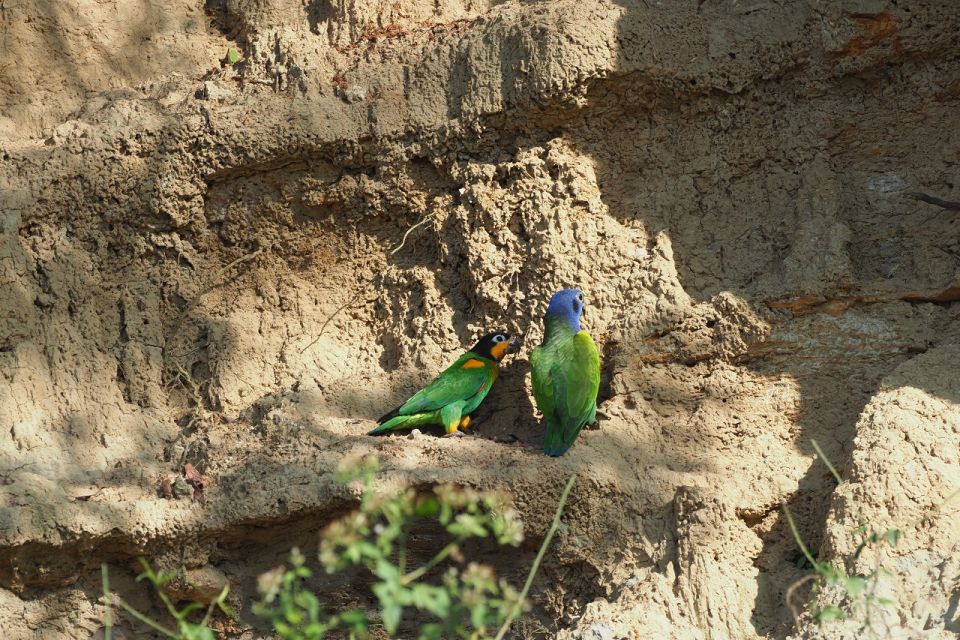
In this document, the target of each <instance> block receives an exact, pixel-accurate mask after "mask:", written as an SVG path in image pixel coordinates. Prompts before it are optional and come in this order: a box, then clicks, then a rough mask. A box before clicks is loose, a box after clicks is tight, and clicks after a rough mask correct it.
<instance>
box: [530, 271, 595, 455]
mask: <svg viewBox="0 0 960 640" xmlns="http://www.w3.org/2000/svg"><path fill="white" fill-rule="evenodd" d="M582 315H583V293H581V292H580V291H579V290H578V289H561V290H560V291H558V292H557V293H555V294H553V297H552V298H550V304H549V305H547V313H546V315H545V316H544V317H543V325H544V334H543V343H542V344H541V345H540V346H538V347H534V348H533V351H532V352H531V354H530V370H531V374H532V376H531V377H532V383H533V397H534V398H535V399H536V401H537V407H538V408H539V409H540V411H541V412H542V413H543V418H544V420H545V421H546V423H547V437H546V440H545V441H544V444H543V452H544V453H545V454H547V455H548V456H562V455H563V454H564V453H566V452H567V449H569V448H570V446H571V445H572V444H573V441H574V440H576V439H577V436H578V435H579V434H580V430H581V429H583V426H584V425H585V424H587V423H592V422H593V421H594V420H596V417H597V392H598V391H599V390H600V352H599V351H598V350H597V345H596V344H594V342H593V338H591V337H590V334H588V333H587V332H586V331H583V330H582V329H581V328H580V316H582Z"/></svg>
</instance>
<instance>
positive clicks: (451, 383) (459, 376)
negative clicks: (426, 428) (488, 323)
mask: <svg viewBox="0 0 960 640" xmlns="http://www.w3.org/2000/svg"><path fill="white" fill-rule="evenodd" d="M519 350H520V343H519V341H517V340H516V339H515V338H511V337H510V334H508V333H507V332H505V331H501V332H499V333H488V334H487V335H485V336H483V337H482V338H480V340H479V342H477V344H476V345H475V346H474V347H473V349H470V351H467V352H466V353H465V354H463V355H462V356H460V357H459V358H457V361H456V362H454V363H453V364H452V365H450V366H449V367H447V368H446V369H445V370H444V371H443V372H442V373H441V374H440V375H438V376H437V377H436V378H434V380H433V382H431V383H430V384H428V385H427V386H426V387H425V388H423V389H421V390H420V391H418V392H417V393H415V394H413V396H412V397H411V398H410V399H409V400H407V401H406V402H404V403H403V404H402V405H401V406H400V407H398V408H397V409H394V410H393V411H391V412H390V413H388V414H387V415H385V416H383V417H382V418H380V419H379V420H377V423H378V424H379V425H380V426H378V427H377V428H376V429H374V430H373V431H371V432H370V433H369V435H380V434H383V433H386V432H388V431H393V430H394V429H409V428H411V427H417V426H421V425H428V424H439V425H441V426H443V428H444V429H445V430H446V432H447V435H453V434H455V433H457V430H458V429H465V428H466V427H467V425H469V424H470V413H471V412H472V411H473V410H474V409H476V408H477V407H479V406H480V403H481V402H483V399H484V398H486V397H487V394H488V393H490V387H492V386H493V383H494V382H496V380H497V376H498V375H500V361H501V360H503V358H504V356H506V355H507V354H508V353H516V352H517V351H519Z"/></svg>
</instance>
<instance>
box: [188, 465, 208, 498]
mask: <svg viewBox="0 0 960 640" xmlns="http://www.w3.org/2000/svg"><path fill="white" fill-rule="evenodd" d="M183 477H184V479H185V480H186V481H187V484H189V485H190V486H191V487H193V499H194V500H196V501H197V502H199V503H200V504H204V503H205V502H206V497H205V496H204V495H203V489H204V487H206V486H207V485H208V484H209V481H208V479H207V477H206V476H204V475H203V474H202V473H200V472H199V471H197V468H196V467H194V466H193V464H191V463H189V462H188V463H187V464H185V465H183Z"/></svg>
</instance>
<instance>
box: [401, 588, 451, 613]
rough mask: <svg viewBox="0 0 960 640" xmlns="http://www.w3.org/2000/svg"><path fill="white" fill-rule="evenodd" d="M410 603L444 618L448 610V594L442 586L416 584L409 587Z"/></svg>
mask: <svg viewBox="0 0 960 640" xmlns="http://www.w3.org/2000/svg"><path fill="white" fill-rule="evenodd" d="M410 596H411V604H413V606H415V607H416V608H417V609H421V610H425V611H429V612H430V613H432V614H433V615H435V616H437V617H438V618H446V617H447V614H448V613H449V611H450V594H449V593H448V592H447V590H446V589H444V588H442V587H434V586H432V585H429V584H416V585H414V586H413V587H411V589H410Z"/></svg>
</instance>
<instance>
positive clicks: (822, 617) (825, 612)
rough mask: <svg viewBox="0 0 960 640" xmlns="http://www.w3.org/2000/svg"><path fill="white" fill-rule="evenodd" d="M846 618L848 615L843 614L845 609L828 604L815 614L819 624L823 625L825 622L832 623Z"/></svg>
mask: <svg viewBox="0 0 960 640" xmlns="http://www.w3.org/2000/svg"><path fill="white" fill-rule="evenodd" d="M846 617H847V614H845V613H844V612H843V609H841V608H840V607H838V606H836V605H833V604H828V605H827V606H825V607H824V608H823V609H820V610H819V611H817V612H816V613H815V614H814V618H816V620H817V624H823V623H824V622H830V621H832V620H843V619H844V618H846Z"/></svg>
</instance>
